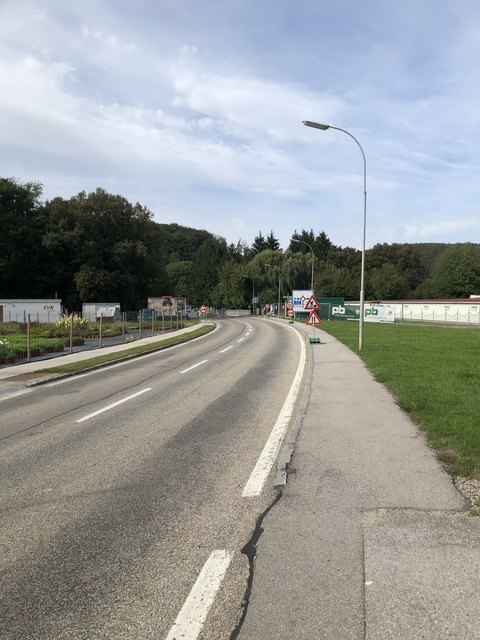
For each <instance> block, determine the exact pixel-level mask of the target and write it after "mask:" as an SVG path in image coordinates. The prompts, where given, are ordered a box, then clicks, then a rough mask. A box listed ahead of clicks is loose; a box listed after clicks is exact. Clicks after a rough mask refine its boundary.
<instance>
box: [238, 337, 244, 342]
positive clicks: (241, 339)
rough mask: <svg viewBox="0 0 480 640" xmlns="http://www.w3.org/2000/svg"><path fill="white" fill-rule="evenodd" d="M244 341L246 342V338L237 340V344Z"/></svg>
mask: <svg viewBox="0 0 480 640" xmlns="http://www.w3.org/2000/svg"><path fill="white" fill-rule="evenodd" d="M243 340H245V338H240V340H237V342H242V341H243Z"/></svg>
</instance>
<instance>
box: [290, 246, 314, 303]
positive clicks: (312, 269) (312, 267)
mask: <svg viewBox="0 0 480 640" xmlns="http://www.w3.org/2000/svg"><path fill="white" fill-rule="evenodd" d="M291 242H301V243H302V244H306V245H307V247H309V248H310V251H311V252H312V283H311V287H310V288H311V290H312V295H313V294H314V293H315V292H314V290H313V267H314V264H315V254H314V253H313V249H312V246H311V245H309V244H308V242H305V240H297V239H296V238H292V240H291Z"/></svg>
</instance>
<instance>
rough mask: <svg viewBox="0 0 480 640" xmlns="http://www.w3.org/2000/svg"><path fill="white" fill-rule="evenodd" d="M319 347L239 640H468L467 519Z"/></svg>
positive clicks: (342, 358) (473, 621) (433, 471)
mask: <svg viewBox="0 0 480 640" xmlns="http://www.w3.org/2000/svg"><path fill="white" fill-rule="evenodd" d="M321 339H322V344H320V345H312V346H311V347H310V348H311V350H312V356H313V375H312V385H311V394H310V399H309V404H308V407H307V410H306V414H305V418H304V421H303V424H302V427H301V429H300V432H299V436H298V438H297V442H296V447H295V453H294V455H293V459H292V462H291V467H293V468H294V469H295V472H294V473H290V474H289V476H288V483H287V485H286V487H285V488H284V491H283V496H282V499H281V500H280V501H279V502H278V504H277V505H276V506H275V507H274V509H272V510H271V511H270V512H269V513H268V515H267V517H266V518H265V520H264V522H263V528H264V532H263V534H262V536H261V538H260V541H259V543H258V547H257V555H256V560H255V568H254V577H253V587H252V592H251V595H250V599H249V605H248V610H247V614H246V618H245V621H244V624H243V626H242V629H241V631H240V634H239V636H238V638H239V640H270V639H271V640H278V639H279V638H285V639H289V640H303V639H305V640H317V639H320V638H328V639H330V640H350V639H352V640H353V639H355V640H357V639H358V640H360V639H365V638H366V639H367V640H374V639H375V640H377V639H378V640H385V639H386V638H395V639H409V640H419V639H428V640H430V639H431V640H443V639H447V638H449V639H455V640H474V639H475V640H478V639H479V638H480V607H479V594H480V518H475V517H471V516H470V515H469V514H468V506H469V505H468V504H467V503H466V500H465V499H464V498H463V496H462V495H461V494H460V493H459V492H458V491H457V490H456V489H455V487H454V485H453V483H452V481H451V480H450V478H449V476H447V475H446V474H445V473H444V472H443V471H442V469H441V468H440V466H439V464H438V463H437V461H436V458H435V456H434V454H433V453H432V452H431V450H430V449H429V448H428V447H427V445H426V444H425V441H424V437H423V435H422V434H421V433H420V432H419V430H418V429H417V428H416V427H415V426H413V425H412V423H411V422H410V421H409V419H408V418H407V416H406V415H405V414H404V413H403V412H402V411H401V410H400V409H399V408H398V407H397V405H396V404H395V403H394V401H393V399H392V397H391V396H390V395H389V393H388V392H387V391H386V390H385V388H384V387H383V386H382V385H380V384H379V383H377V382H375V381H374V380H373V378H372V376H371V374H370V373H369V371H368V369H367V368H366V367H365V366H364V365H363V363H362V361H361V360H360V358H358V356H356V355H355V354H354V353H353V352H351V351H350V350H349V349H347V348H346V347H344V346H343V345H342V344H341V343H339V342H338V341H336V340H335V339H334V338H332V337H331V336H329V335H327V334H325V333H324V332H321Z"/></svg>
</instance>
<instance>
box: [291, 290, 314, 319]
mask: <svg viewBox="0 0 480 640" xmlns="http://www.w3.org/2000/svg"><path fill="white" fill-rule="evenodd" d="M312 296H313V291H312V290H311V289H297V290H295V291H292V302H293V312H294V313H308V314H309V313H310V311H309V310H308V309H305V305H306V304H307V302H308V301H309V300H310V298H311V297H312Z"/></svg>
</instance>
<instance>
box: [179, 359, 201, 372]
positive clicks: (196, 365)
mask: <svg viewBox="0 0 480 640" xmlns="http://www.w3.org/2000/svg"><path fill="white" fill-rule="evenodd" d="M205 362H208V360H202V361H201V362H197V364H194V365H192V366H191V367H188V369H184V370H183V371H180V373H187V372H188V371H191V370H192V369H196V368H197V367H199V366H200V365H202V364H205Z"/></svg>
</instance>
